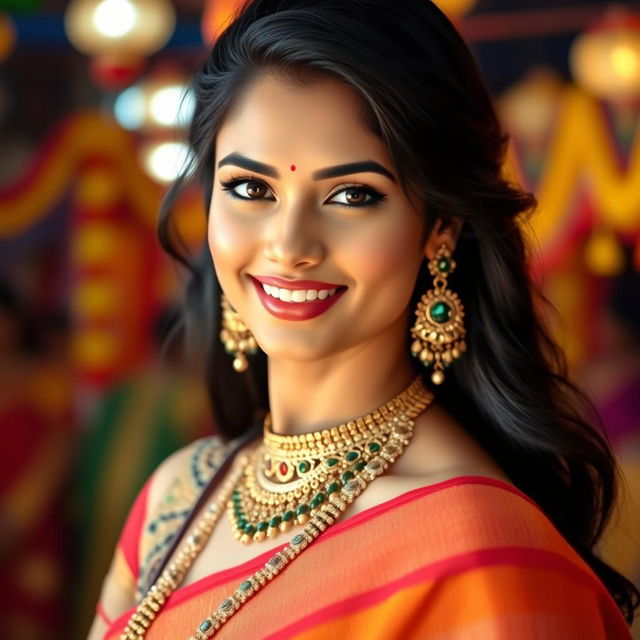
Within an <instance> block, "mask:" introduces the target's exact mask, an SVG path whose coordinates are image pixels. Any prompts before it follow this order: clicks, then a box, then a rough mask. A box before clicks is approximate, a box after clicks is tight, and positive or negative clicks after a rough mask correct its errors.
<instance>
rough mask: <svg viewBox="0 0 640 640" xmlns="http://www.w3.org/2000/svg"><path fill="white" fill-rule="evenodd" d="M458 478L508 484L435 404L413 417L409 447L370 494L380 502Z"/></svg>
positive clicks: (463, 432)
mask: <svg viewBox="0 0 640 640" xmlns="http://www.w3.org/2000/svg"><path fill="white" fill-rule="evenodd" d="M460 476H483V477H487V478H493V479H496V480H501V481H503V482H506V483H508V484H512V483H511V481H510V480H509V478H508V477H507V475H506V474H505V473H504V471H502V469H501V468H500V467H499V466H498V464H497V463H496V462H495V461H494V460H493V459H492V458H491V456H489V454H488V453H487V452H486V451H484V449H483V448H482V447H481V446H480V445H479V444H478V443H477V442H476V441H475V440H474V439H473V438H472V437H471V436H470V435H469V434H468V433H467V431H466V430H465V428H464V427H463V426H462V425H461V424H460V423H458V422H457V421H456V420H455V418H453V416H451V414H450V413H449V412H448V411H447V410H446V409H445V408H444V407H442V406H441V405H440V404H438V403H437V402H436V403H434V404H433V405H432V406H431V407H430V408H429V409H428V410H427V411H425V412H424V413H423V414H422V415H420V416H419V417H418V418H417V420H416V424H415V428H414V436H413V438H412V440H411V442H410V444H409V446H408V447H407V448H406V449H405V451H404V453H403V454H402V456H401V457H400V458H398V459H397V460H396V462H395V463H394V464H393V466H392V467H391V469H390V470H389V472H388V473H387V474H385V475H384V476H381V477H380V478H378V479H377V480H376V482H375V483H374V485H375V489H374V487H373V486H372V492H374V493H376V500H377V501H381V500H385V499H391V498H393V497H396V496H397V495H400V494H402V493H405V492H406V491H410V490H412V489H417V488H421V487H426V486H430V485H434V484H437V483H440V482H444V481H446V480H450V479H452V478H457V477H460Z"/></svg>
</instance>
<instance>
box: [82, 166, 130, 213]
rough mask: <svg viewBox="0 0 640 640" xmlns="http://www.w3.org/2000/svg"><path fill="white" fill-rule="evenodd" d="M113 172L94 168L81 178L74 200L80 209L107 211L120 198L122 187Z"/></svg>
mask: <svg viewBox="0 0 640 640" xmlns="http://www.w3.org/2000/svg"><path fill="white" fill-rule="evenodd" d="M117 178H118V176H116V175H114V172H113V171H111V170H109V169H107V168H103V167H95V168H92V169H90V170H88V171H87V172H86V173H85V174H84V175H82V176H81V178H80V180H79V183H78V186H77V189H76V200H77V202H78V204H79V205H80V206H81V207H86V208H88V209H108V208H111V207H113V206H114V205H115V204H116V203H117V201H118V198H119V197H120V196H121V193H122V187H121V185H120V183H119V181H118V179H117Z"/></svg>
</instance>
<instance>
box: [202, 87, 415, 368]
mask: <svg viewBox="0 0 640 640" xmlns="http://www.w3.org/2000/svg"><path fill="white" fill-rule="evenodd" d="M362 114H363V109H362V104H361V102H360V98H359V96H358V94H357V93H356V92H355V91H354V90H353V89H352V88H350V87H349V86H347V85H346V84H344V83H342V82H340V81H339V80H337V79H333V78H322V79H319V80H316V81H314V82H313V83H312V84H309V85H307V86H303V87H301V86H292V85H291V84H290V83H288V82H287V81H286V80H284V79H282V78H280V77H277V76H274V75H263V76H260V77H258V78H257V79H256V80H254V81H253V83H252V84H250V85H249V86H248V88H247V89H245V92H244V93H243V94H242V97H241V98H240V100H239V101H238V103H237V107H236V109H235V110H233V111H232V112H231V114H230V116H229V118H228V119H227V120H226V121H225V122H224V124H223V126H222V127H221V129H220V131H219V133H218V136H217V139H216V147H215V169H214V170H215V174H214V180H213V193H212V199H211V208H210V211H209V230H208V238H209V247H210V250H211V255H212V257H213V262H214V265H215V270H216V273H217V276H218V279H219V281H220V284H221V285H222V289H223V290H224V292H225V294H226V296H227V299H228V300H229V302H230V303H231V304H232V305H233V307H234V308H235V309H236V310H237V311H238V313H239V314H240V317H241V318H242V319H243V320H244V322H245V323H246V324H247V326H248V327H249V329H250V330H251V331H252V333H253V334H254V336H255V337H256V340H257V342H258V344H259V345H260V347H261V348H262V349H263V350H264V351H265V352H266V353H267V354H268V355H269V356H270V357H274V358H286V359H290V360H298V361H313V360H322V359H324V358H328V357H331V356H336V355H338V354H345V355H346V354H348V353H349V352H352V350H354V349H356V350H357V349H359V348H361V347H364V346H365V345H367V344H369V345H371V344H373V343H375V344H376V348H384V346H385V344H389V345H391V344H392V343H393V344H394V345H395V348H397V345H398V344H399V343H398V340H399V339H400V340H403V339H404V335H405V332H406V330H407V306H408V303H409V299H410V297H411V293H412V291H413V288H414V285H415V281H416V277H417V273H418V269H419V266H420V263H421V261H422V259H423V257H424V243H423V242H422V236H423V229H424V221H423V219H422V217H421V214H420V213H419V212H418V210H417V208H416V207H414V205H413V204H412V203H411V202H410V201H409V200H408V198H407V196H406V195H405V193H404V192H403V190H402V188H401V186H400V184H399V181H398V176H397V175H396V173H395V170H394V167H393V166H392V164H391V160H390V158H389V155H388V152H387V149H386V147H385V145H384V144H383V142H382V141H381V140H380V139H379V138H378V137H376V136H375V135H374V134H373V133H371V132H370V131H369V130H368V129H367V128H366V126H365V124H364V120H363V116H362ZM274 278H275V279H274ZM265 285H266V286H265ZM265 288H266V289H267V290H266V291H265ZM387 341H388V342H387ZM400 344H404V342H403V341H401V342H400Z"/></svg>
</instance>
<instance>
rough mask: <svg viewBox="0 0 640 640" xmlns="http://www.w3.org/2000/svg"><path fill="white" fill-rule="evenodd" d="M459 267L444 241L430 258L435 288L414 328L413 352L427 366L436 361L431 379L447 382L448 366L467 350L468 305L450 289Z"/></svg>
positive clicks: (420, 309) (421, 305)
mask: <svg viewBox="0 0 640 640" xmlns="http://www.w3.org/2000/svg"><path fill="white" fill-rule="evenodd" d="M455 268H456V263H455V260H453V258H452V257H451V252H450V251H449V249H447V245H446V244H443V245H442V246H441V247H440V249H439V250H438V252H437V253H436V255H435V256H434V257H433V258H432V259H431V260H430V261H429V273H431V275H432V276H433V287H434V288H433V289H430V290H429V291H427V292H426V293H425V294H424V295H423V296H422V298H421V299H420V301H419V302H418V307H417V309H416V316H417V319H416V322H415V324H414V325H413V327H412V328H411V335H412V337H413V338H414V341H413V344H412V345H411V353H412V354H413V355H414V356H415V357H417V358H420V361H421V362H422V364H424V365H425V367H428V366H429V365H431V364H433V373H432V374H431V381H432V382H433V383H434V384H442V383H443V382H444V368H445V367H448V366H449V365H450V364H451V363H452V362H453V361H454V360H457V359H458V358H460V357H461V356H462V354H463V353H464V352H465V351H466V350H467V345H466V343H465V341H464V336H465V335H466V333H467V331H466V329H465V327H464V323H463V318H464V307H463V306H462V302H461V301H460V298H459V297H458V294H456V293H453V291H451V290H450V289H447V277H448V276H449V275H450V274H451V273H452V272H453V270H454V269H455Z"/></svg>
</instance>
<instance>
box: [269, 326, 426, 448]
mask: <svg viewBox="0 0 640 640" xmlns="http://www.w3.org/2000/svg"><path fill="white" fill-rule="evenodd" d="M403 324H404V323H403ZM390 338H392V339H391V340H390ZM414 377H415V372H414V370H413V367H412V366H411V356H410V354H409V353H408V350H407V348H406V338H405V333H404V327H401V330H397V329H396V330H394V331H393V332H392V335H391V336H378V339H376V340H372V341H370V342H368V343H366V344H359V345H358V346H357V348H353V349H351V350H346V351H341V352H340V353H339V354H337V355H335V356H331V357H328V358H325V359H323V360H319V361H318V360H316V361H313V362H300V361H291V360H282V359H278V358H271V357H270V358H269V403H270V407H271V423H272V427H271V428H272V430H273V432H274V433H278V434H282V435H299V434H305V433H310V432H312V431H319V430H321V429H328V428H331V427H334V426H337V425H339V424H342V423H344V422H348V421H349V420H354V419H356V418H358V417H360V416H363V415H365V414H367V413H369V412H371V411H373V410H375V409H377V408H378V407H379V406H381V405H383V404H384V403H385V402H387V401H388V400H390V399H391V398H393V397H394V396H395V395H397V394H398V393H400V392H401V391H402V390H403V389H405V388H406V387H407V386H409V384H410V383H411V381H412V380H413V378H414Z"/></svg>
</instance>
